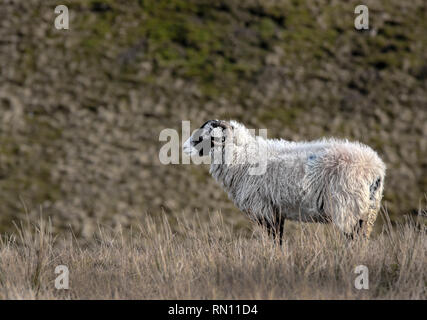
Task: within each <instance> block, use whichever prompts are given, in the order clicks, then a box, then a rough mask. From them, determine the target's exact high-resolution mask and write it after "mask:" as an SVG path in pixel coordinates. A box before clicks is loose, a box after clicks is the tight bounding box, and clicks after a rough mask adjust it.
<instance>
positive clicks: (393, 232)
mask: <svg viewBox="0 0 427 320" xmlns="http://www.w3.org/2000/svg"><path fill="white" fill-rule="evenodd" d="M160 220H161V221H154V220H153V219H152V218H150V217H148V216H147V217H145V218H143V219H142V220H141V221H140V227H139V228H138V229H134V230H119V231H118V232H112V231H111V230H108V229H107V228H105V227H99V228H98V231H97V232H96V234H95V236H94V238H93V239H92V240H91V241H87V242H82V241H81V240H76V239H75V238H74V236H73V234H72V232H68V233H63V234H61V235H60V236H58V237H54V236H53V235H52V233H50V231H49V225H48V224H46V223H43V222H40V223H39V224H38V225H36V226H34V225H30V224H28V223H24V224H21V225H20V226H19V227H17V232H16V233H14V234H13V235H10V236H8V237H4V238H3V239H2V241H1V242H0V299H23V298H29V299H111V298H118V299H124V298H127V299H212V298H213V299H328V298H333V299H426V298H427V292H426V282H427V271H426V252H427V237H426V228H425V226H424V225H421V224H417V223H416V222H414V221H407V222H406V223H404V224H399V225H397V226H395V227H393V228H392V227H391V225H390V224H386V225H385V227H384V228H383V230H382V232H381V233H380V234H377V235H376V237H375V238H374V239H372V240H370V241H368V242H367V241H363V240H357V241H353V242H348V241H347V240H345V239H344V238H343V237H341V235H340V234H339V233H338V232H337V231H336V230H335V229H333V228H332V227H330V226H322V225H317V224H313V225H309V224H301V225H299V224H298V225H296V224H291V225H288V226H287V229H286V240H285V242H284V245H283V246H282V247H280V246H278V245H277V244H275V243H274V242H273V241H271V240H270V239H268V237H267V236H266V234H265V232H263V231H262V230H261V229H260V228H258V227H254V229H253V230H251V232H249V236H248V235H247V234H244V233H235V232H233V231H232V228H231V227H230V225H228V224H225V223H224V222H223V220H222V216H221V215H220V214H218V213H215V214H212V215H211V219H210V221H209V223H201V222H200V220H199V219H198V218H197V216H194V217H193V219H191V220H190V219H188V218H180V219H178V223H177V228H176V229H175V230H174V231H172V229H171V227H170V225H169V223H168V221H167V219H166V217H165V216H164V218H163V219H160ZM61 264H62V265H66V266H67V267H68V268H69V271H70V279H69V289H68V290H57V289H55V285H54V283H55V277H56V276H58V275H57V274H55V272H54V270H55V267H56V266H58V265H61ZM358 265H366V266H367V267H368V268H369V289H368V290H357V289H356V288H355V286H354V282H355V278H356V277H357V274H355V273H354V270H355V267H356V266H358Z"/></svg>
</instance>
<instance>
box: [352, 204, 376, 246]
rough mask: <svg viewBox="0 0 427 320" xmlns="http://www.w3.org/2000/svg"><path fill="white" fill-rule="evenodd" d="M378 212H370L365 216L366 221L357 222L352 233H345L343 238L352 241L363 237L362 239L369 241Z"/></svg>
mask: <svg viewBox="0 0 427 320" xmlns="http://www.w3.org/2000/svg"><path fill="white" fill-rule="evenodd" d="M377 214H378V210H371V211H370V212H369V214H368V216H367V219H366V220H359V221H358V222H357V223H356V225H355V226H354V228H353V232H352V233H350V234H348V233H345V236H346V237H347V238H348V239H350V240H354V239H355V238H356V237H357V238H359V237H363V238H364V239H369V237H370V236H371V233H372V230H373V227H374V223H375V220H376V219H377Z"/></svg>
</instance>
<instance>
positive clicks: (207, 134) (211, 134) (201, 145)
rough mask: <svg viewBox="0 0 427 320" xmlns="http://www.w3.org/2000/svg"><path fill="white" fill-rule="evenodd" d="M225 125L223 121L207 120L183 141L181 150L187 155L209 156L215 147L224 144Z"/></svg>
mask: <svg viewBox="0 0 427 320" xmlns="http://www.w3.org/2000/svg"><path fill="white" fill-rule="evenodd" d="M225 129H226V124H225V122H224V121H219V120H209V121H207V122H205V123H204V124H203V125H202V126H201V127H200V128H199V129H197V130H196V131H195V132H194V133H193V135H192V136H191V137H190V138H189V139H188V140H187V141H185V143H184V145H183V150H184V152H185V153H187V154H188V155H198V156H199V157H205V156H209V154H210V152H211V150H212V149H213V147H214V146H215V145H218V144H223V143H224V142H225Z"/></svg>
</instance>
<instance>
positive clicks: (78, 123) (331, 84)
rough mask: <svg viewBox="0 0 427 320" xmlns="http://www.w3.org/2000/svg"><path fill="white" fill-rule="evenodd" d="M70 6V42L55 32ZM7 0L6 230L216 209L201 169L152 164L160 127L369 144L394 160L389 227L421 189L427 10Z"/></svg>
mask: <svg viewBox="0 0 427 320" xmlns="http://www.w3.org/2000/svg"><path fill="white" fill-rule="evenodd" d="M59 4H66V5H68V7H69V10H70V15H71V19H70V30H56V29H55V28H54V19H55V14H54V11H53V10H54V8H55V6H56V5H59ZM357 4H358V3H356V2H355V1H348V2H347V1H346V2H345V3H344V2H343V1H316V2H314V1H201V0H200V1H194V0H190V1H178V0H176V1H60V2H58V1H41V0H34V1H2V2H1V4H0V15H1V16H0V226H1V228H0V229H1V230H9V229H10V227H11V225H12V223H11V221H12V219H15V220H16V219H19V218H22V217H23V216H24V212H25V210H24V209H23V203H25V204H26V205H27V206H28V210H29V212H30V217H36V216H37V215H38V208H39V206H40V207H41V208H42V211H43V215H46V216H50V217H51V218H52V221H53V224H54V225H55V226H58V227H66V226H68V225H71V226H72V227H73V229H74V230H76V232H77V234H80V235H83V236H88V235H90V234H91V233H92V232H93V230H94V228H96V224H97V223H98V222H102V223H105V224H107V225H110V226H113V227H114V226H116V225H118V224H119V223H121V224H123V225H129V224H132V223H133V222H135V221H137V220H138V219H139V217H140V216H141V214H142V213H144V212H148V213H150V214H154V215H156V214H158V213H159V212H161V211H162V210H164V211H166V212H167V213H169V214H174V212H180V211H182V210H185V211H186V212H187V214H192V212H194V210H198V211H199V212H200V213H201V214H202V215H208V214H209V210H214V209H218V208H220V209H221V210H222V212H223V213H224V214H225V215H226V217H227V219H230V221H231V220H233V221H235V222H236V223H237V225H239V224H240V223H245V221H246V220H245V219H244V218H243V217H242V215H240V214H239V213H238V211H237V210H236V209H235V208H234V207H233V205H232V203H231V202H230V201H229V200H228V199H227V197H226V195H225V194H224V193H223V191H222V190H221V189H220V188H219V187H218V186H217V185H216V184H215V183H214V181H213V180H212V179H210V178H209V175H208V169H207V168H206V167H204V168H202V167H198V166H188V165H173V166H163V165H161V164H160V163H159V160H158V152H159V149H160V147H161V145H162V143H160V142H159V141H158V138H159V133H160V131H161V130H162V129H164V128H174V129H177V130H178V131H180V130H181V120H190V121H192V124H193V127H192V129H195V128H196V126H197V125H200V124H201V123H203V122H204V121H206V120H207V119H212V118H222V119H230V118H232V119H238V120H240V121H242V122H244V123H245V124H246V125H247V126H249V127H252V128H267V129H268V130H269V136H270V137H283V138H285V139H293V140H309V139H315V138H319V137H321V136H337V137H343V138H344V137H345V138H349V139H353V140H360V141H361V142H363V143H366V144H368V145H370V146H372V147H373V148H375V149H376V150H377V151H378V152H379V154H380V155H381V156H382V157H383V159H384V160H385V162H386V164H387V166H388V173H387V174H388V175H387V180H386V189H385V202H384V203H385V204H386V206H387V208H388V210H389V212H390V214H391V215H392V217H393V218H397V217H399V216H401V215H403V214H405V213H411V212H416V211H417V210H418V209H419V208H420V207H423V201H424V202H425V193H426V190H427V174H426V171H427V152H426V149H427V93H426V92H427V91H426V89H427V50H426V49H427V45H426V42H427V33H426V32H427V6H426V3H425V1H421V0H418V1H410V2H402V1H399V0H393V1H387V2H386V3H385V4H380V3H378V2H376V1H367V2H366V4H367V5H368V7H369V8H370V30H369V31H366V32H360V31H356V30H355V29H354V27H353V21H354V17H355V15H354V13H353V12H354V7H355V6H356V5H357Z"/></svg>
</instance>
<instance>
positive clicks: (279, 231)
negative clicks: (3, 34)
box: [258, 217, 285, 245]
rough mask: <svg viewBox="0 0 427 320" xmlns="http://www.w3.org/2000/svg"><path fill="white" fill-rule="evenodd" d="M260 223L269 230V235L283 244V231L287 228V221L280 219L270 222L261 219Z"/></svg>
mask: <svg viewBox="0 0 427 320" xmlns="http://www.w3.org/2000/svg"><path fill="white" fill-rule="evenodd" d="M258 223H259V224H260V225H261V226H263V227H264V228H266V229H267V232H268V235H269V236H272V237H273V240H274V241H277V240H279V244H280V245H282V243H283V230H284V227H285V219H284V218H282V217H279V218H277V219H275V221H270V220H268V219H265V218H263V219H259V220H258Z"/></svg>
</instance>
